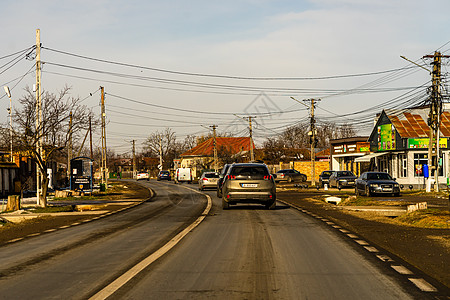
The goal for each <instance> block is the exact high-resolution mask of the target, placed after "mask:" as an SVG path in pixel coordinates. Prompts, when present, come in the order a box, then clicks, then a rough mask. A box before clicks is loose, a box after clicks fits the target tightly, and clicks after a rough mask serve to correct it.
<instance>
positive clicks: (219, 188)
mask: <svg viewBox="0 0 450 300" xmlns="http://www.w3.org/2000/svg"><path fill="white" fill-rule="evenodd" d="M230 166H231V164H226V165H224V166H223V168H222V171H221V172H220V174H219V180H217V198H222V184H223V180H224V178H225V175H226V174H227V172H228V169H229V168H230Z"/></svg>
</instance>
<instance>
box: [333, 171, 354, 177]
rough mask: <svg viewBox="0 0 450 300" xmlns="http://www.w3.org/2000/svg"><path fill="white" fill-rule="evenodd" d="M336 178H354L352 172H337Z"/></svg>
mask: <svg viewBox="0 0 450 300" xmlns="http://www.w3.org/2000/svg"><path fill="white" fill-rule="evenodd" d="M337 174H338V177H339V176H355V174H353V173H352V172H348V171H344V172H338V173H337Z"/></svg>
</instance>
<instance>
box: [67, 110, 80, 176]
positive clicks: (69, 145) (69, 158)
mask: <svg viewBox="0 0 450 300" xmlns="http://www.w3.org/2000/svg"><path fill="white" fill-rule="evenodd" d="M72 120H73V119H72V111H71V112H70V113H69V142H68V147H67V177H68V178H69V182H70V180H71V176H70V175H71V174H72V169H71V168H72V166H71V165H70V162H71V160H72ZM80 150H81V149H80Z"/></svg>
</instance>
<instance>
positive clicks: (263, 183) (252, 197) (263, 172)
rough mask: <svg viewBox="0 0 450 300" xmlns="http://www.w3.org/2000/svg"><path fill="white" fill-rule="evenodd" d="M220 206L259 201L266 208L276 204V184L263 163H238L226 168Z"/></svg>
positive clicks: (227, 206) (225, 206) (271, 207)
mask: <svg viewBox="0 0 450 300" xmlns="http://www.w3.org/2000/svg"><path fill="white" fill-rule="evenodd" d="M222 194H223V195H222V207H223V209H228V208H229V207H230V205H232V204H236V203H239V202H244V203H260V204H263V205H264V206H265V207H266V208H268V209H274V208H275V206H276V185H275V181H274V180H273V176H272V175H271V174H270V172H269V169H268V168H267V166H266V165H265V164H261V163H239V164H233V165H231V166H230V168H229V169H228V172H227V175H226V176H225V178H224V181H223V186H222Z"/></svg>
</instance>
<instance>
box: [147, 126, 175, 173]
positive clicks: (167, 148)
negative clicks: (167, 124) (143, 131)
mask: <svg viewBox="0 0 450 300" xmlns="http://www.w3.org/2000/svg"><path fill="white" fill-rule="evenodd" d="M160 145H161V152H162V153H161V154H162V158H163V165H164V166H165V167H166V168H167V167H169V166H170V165H171V163H172V161H173V159H174V153H175V152H176V149H177V143H176V135H175V132H173V131H172V129H170V128H166V129H165V130H164V131H163V132H160V131H157V132H154V133H152V134H150V136H149V137H148V138H147V140H145V142H144V153H145V154H146V155H148V156H150V157H159V156H160Z"/></svg>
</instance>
